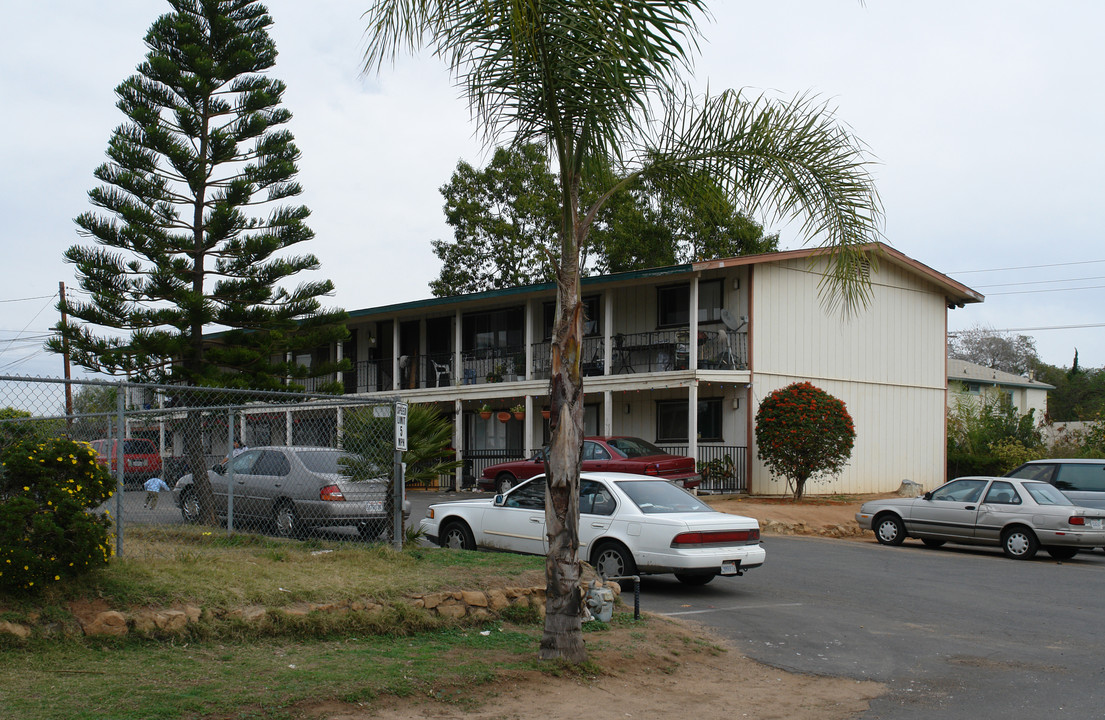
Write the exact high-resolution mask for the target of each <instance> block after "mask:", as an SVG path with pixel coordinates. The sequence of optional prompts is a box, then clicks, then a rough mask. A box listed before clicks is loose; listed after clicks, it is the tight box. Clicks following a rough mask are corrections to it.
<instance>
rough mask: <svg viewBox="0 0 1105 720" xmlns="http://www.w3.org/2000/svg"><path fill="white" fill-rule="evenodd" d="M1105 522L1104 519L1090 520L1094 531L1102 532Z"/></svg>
mask: <svg viewBox="0 0 1105 720" xmlns="http://www.w3.org/2000/svg"><path fill="white" fill-rule="evenodd" d="M1103 522H1105V520H1103V519H1102V518H1090V527H1092V528H1093V529H1094V530H1100V529H1101V526H1102V523H1103Z"/></svg>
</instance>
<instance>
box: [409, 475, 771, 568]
mask: <svg viewBox="0 0 1105 720" xmlns="http://www.w3.org/2000/svg"><path fill="white" fill-rule="evenodd" d="M545 489H546V488H545V477H544V476H543V475H539V476H537V477H535V478H533V479H532V480H529V481H528V482H526V483H523V484H521V485H519V486H517V487H516V488H514V489H513V490H511V491H510V492H508V493H506V494H505V495H496V496H495V497H494V498H485V499H482V500H460V501H456V502H447V503H438V504H435V505H431V506H430V508H429V510H427V512H426V517H425V518H423V520H422V523H421V529H422V530H423V531H424V532H425V533H426V536H427V537H428V538H429V539H430V540H431V541H432V542H436V543H438V544H439V545H441V546H442V547H447V548H458V549H464V550H475V549H477V548H484V549H491V550H507V551H510V552H519V553H527V554H530V555H545V554H546V553H547V552H548V538H547V536H546V533H545ZM579 515H580V517H579V555H580V558H581V559H584V560H586V561H588V562H590V563H591V565H592V566H593V567H594V568H595V570H596V571H597V572H598V573H599V574H600V575H602V576H603V577H607V578H625V577H628V576H632V575H649V574H662V573H674V574H675V577H676V578H678V579H679V581H680V582H683V583H686V584H688V585H705V584H706V583H708V582H710V581H711V580H713V579H714V577H715V576H717V575H742V574H744V571H745V570H748V569H750V568H755V567H759V566H760V565H762V564H763V562H764V557H765V554H766V553H765V552H764V549H763V547H761V546H760V525H759V523H758V522H757V521H756V520H755V519H754V518H749V517H743V516H741V515H730V514H728V513H722V512H717V511H716V510H714V509H713V508H711V507H710V506H708V505H707V504H706V503H704V502H702V500H700V499H699V498H697V497H695V496H694V495H691V494H690V493H689V492H687V491H686V490H684V489H682V488H680V487H676V486H675V485H673V484H671V483H669V482H667V481H665V480H658V479H656V478H654V477H649V476H645V475H631V474H626V473H594V472H585V473H581V475H580V483H579Z"/></svg>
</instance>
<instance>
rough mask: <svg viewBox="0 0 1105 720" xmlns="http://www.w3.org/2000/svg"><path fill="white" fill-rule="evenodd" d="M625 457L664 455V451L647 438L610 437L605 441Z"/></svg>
mask: <svg viewBox="0 0 1105 720" xmlns="http://www.w3.org/2000/svg"><path fill="white" fill-rule="evenodd" d="M606 444H607V445H609V446H610V447H612V448H614V449H615V450H617V451H618V452H620V453H621V454H622V455H625V456H626V457H627V458H635V457H647V456H649V455H664V454H665V453H664V451H663V450H661V449H660V448H658V447H656V446H655V445H653V444H652V443H650V442H648V441H647V440H642V439H641V438H633V437H621V438H611V439H610V440H608V441H607V443H606Z"/></svg>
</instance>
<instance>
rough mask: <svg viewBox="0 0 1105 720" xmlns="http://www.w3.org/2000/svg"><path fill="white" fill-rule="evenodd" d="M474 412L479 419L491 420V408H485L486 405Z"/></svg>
mask: <svg viewBox="0 0 1105 720" xmlns="http://www.w3.org/2000/svg"><path fill="white" fill-rule="evenodd" d="M476 412H478V413H479V414H480V417H482V418H483V419H484V420H489V419H490V418H491V408H489V407H487V406H486V405H483V406H482V407H480V409H479V410H477V411H476Z"/></svg>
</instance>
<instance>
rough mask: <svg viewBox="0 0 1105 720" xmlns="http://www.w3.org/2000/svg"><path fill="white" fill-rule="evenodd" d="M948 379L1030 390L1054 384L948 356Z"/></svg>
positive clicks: (1046, 387) (1051, 387) (1049, 386)
mask: <svg viewBox="0 0 1105 720" xmlns="http://www.w3.org/2000/svg"><path fill="white" fill-rule="evenodd" d="M948 380H949V381H958V382H977V383H983V384H985V385H1002V386H1004V387H1017V388H1029V389H1032V390H1054V389H1055V386H1054V385H1048V384H1047V383H1046V382H1040V381H1039V380H1034V379H1032V378H1026V377H1024V376H1022V375H1014V374H1013V373H1007V372H1005V371H1004V370H995V369H994V368H988V367H986V366H985V365H978V364H976V363H972V362H967V361H966V360H956V359H954V358H948Z"/></svg>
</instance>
